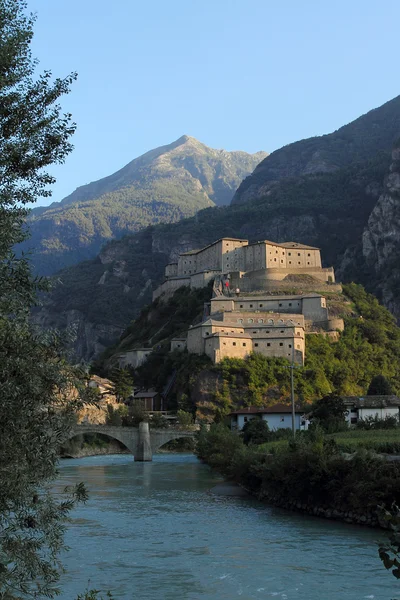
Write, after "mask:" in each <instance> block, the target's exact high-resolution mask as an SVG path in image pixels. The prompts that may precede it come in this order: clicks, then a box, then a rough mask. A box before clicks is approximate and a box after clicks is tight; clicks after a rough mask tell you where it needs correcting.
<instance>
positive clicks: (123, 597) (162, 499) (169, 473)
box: [60, 454, 400, 600]
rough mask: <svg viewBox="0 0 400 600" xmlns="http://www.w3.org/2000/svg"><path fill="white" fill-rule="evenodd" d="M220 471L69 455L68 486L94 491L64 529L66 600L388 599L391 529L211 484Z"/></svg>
mask: <svg viewBox="0 0 400 600" xmlns="http://www.w3.org/2000/svg"><path fill="white" fill-rule="evenodd" d="M219 480H220V479H219V478H218V477H217V476H215V475H214V474H213V473H212V472H211V471H210V469H209V468H208V467H207V466H206V465H203V464H201V463H200V462H199V461H198V460H197V459H196V458H195V457H194V456H192V455H189V454H185V455H180V454H160V455H156V456H155V457H154V461H153V462H152V463H135V462H133V458H132V457H131V456H128V455H122V456H121V455H118V456H117V455H116V456H96V457H90V458H82V459H78V460H72V459H71V460H64V461H62V462H61V463H60V484H62V485H63V486H64V485H66V484H70V483H76V482H79V481H84V482H85V484H86V486H87V487H88V489H89V493H90V499H89V501H88V502H87V504H86V505H84V506H80V507H79V508H77V509H76V510H75V511H74V514H73V520H72V523H71V525H70V526H69V528H68V532H67V544H68V546H69V547H70V551H69V552H68V553H66V554H65V556H64V564H65V566H66V569H67V573H66V574H65V575H64V576H63V579H62V590H63V593H62V595H61V598H62V600H73V599H74V598H75V597H76V596H77V594H78V593H81V592H82V591H83V590H84V589H85V588H86V587H87V586H88V582H89V580H90V587H96V588H98V589H101V590H107V589H110V590H111V591H112V593H113V595H114V596H115V598H116V600H133V599H135V600H161V599H163V600H164V599H165V600H217V599H218V600H225V599H226V600H233V599H235V598H240V599H241V600H247V599H249V600H250V599H257V600H262V599H271V598H275V599H276V600H339V599H344V600H361V599H363V598H369V599H374V600H391V599H392V598H395V597H399V598H400V583H397V582H396V580H395V578H394V577H393V576H392V575H391V574H389V573H387V572H386V571H385V570H384V569H383V567H382V565H381V562H380V561H379V558H378V554H377V542H378V541H379V540H380V539H382V537H383V533H382V532H380V531H377V530H369V529H364V528H361V527H356V526H351V525H345V524H340V523H335V522H333V521H326V520H323V519H318V518H312V517H305V516H302V515H297V514H295V513H291V512H287V511H284V510H280V509H276V508H272V507H269V506H266V505H263V504H261V503H259V502H257V501H256V500H254V499H252V498H235V497H226V496H216V495H214V494H211V493H209V490H210V488H212V487H213V486H214V485H215V484H216V483H218V481H219Z"/></svg>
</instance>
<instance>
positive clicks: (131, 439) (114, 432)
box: [68, 425, 137, 454]
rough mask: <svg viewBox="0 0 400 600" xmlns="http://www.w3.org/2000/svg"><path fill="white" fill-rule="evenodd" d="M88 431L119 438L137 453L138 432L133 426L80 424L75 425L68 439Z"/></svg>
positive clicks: (114, 438) (130, 450)
mask: <svg viewBox="0 0 400 600" xmlns="http://www.w3.org/2000/svg"><path fill="white" fill-rule="evenodd" d="M86 433H91V434H93V433H97V434H100V435H103V436H106V437H108V438H109V439H113V440H117V441H118V442H120V444H123V446H125V448H127V449H128V450H129V452H131V453H132V454H135V450H136V446H137V433H136V430H134V429H133V428H130V427H129V428H128V427H126V428H125V427H112V426H110V427H108V426H105V425H78V426H77V427H75V428H74V429H73V430H72V431H71V433H70V435H69V437H68V439H73V438H74V437H76V436H77V435H84V434H86Z"/></svg>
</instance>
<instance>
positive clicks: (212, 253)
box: [153, 238, 335, 300]
mask: <svg viewBox="0 0 400 600" xmlns="http://www.w3.org/2000/svg"><path fill="white" fill-rule="evenodd" d="M224 275H225V276H227V277H228V278H229V280H230V287H234V288H236V287H239V288H240V290H241V291H247V292H251V291H255V290H260V289H261V290H267V289H271V290H273V289H277V288H279V289H282V287H283V288H285V287H289V286H292V287H293V281H296V278H297V279H298V277H299V275H301V276H302V277H303V281H304V280H306V281H307V285H308V289H310V286H318V287H319V288H321V284H322V287H323V286H324V285H325V284H328V283H329V284H333V283H334V282H335V274H334V270H333V268H332V267H329V268H323V267H322V264H321V254H320V250H319V248H314V247H313V246H306V245H304V244H299V243H297V242H284V243H282V244H278V243H276V242H270V241H267V240H264V241H261V242H256V243H254V244H249V242H248V240H240V239H235V238H222V239H220V240H218V241H216V242H214V243H213V244H210V245H209V246H206V247H205V248H201V249H200V250H190V251H189V252H184V253H183V254H180V256H179V259H178V262H177V263H170V264H168V265H167V266H166V268H165V281H164V283H162V284H161V285H160V286H159V287H158V288H157V289H156V290H155V291H154V293H153V300H155V299H156V298H158V297H159V296H161V294H166V295H167V296H168V295H170V294H171V293H173V292H174V291H175V290H176V289H178V288H179V287H181V286H183V285H185V286H189V287H191V288H200V287H204V286H205V285H207V284H208V282H209V281H211V280H215V279H217V280H218V279H219V278H221V277H223V276H224Z"/></svg>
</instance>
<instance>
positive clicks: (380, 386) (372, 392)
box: [367, 375, 393, 396]
mask: <svg viewBox="0 0 400 600" xmlns="http://www.w3.org/2000/svg"><path fill="white" fill-rule="evenodd" d="M391 394H393V389H392V385H391V383H390V381H388V380H387V379H386V377H384V376H383V375H375V377H373V378H372V380H371V383H370V384H369V388H368V392H367V395H368V396H390V395H391Z"/></svg>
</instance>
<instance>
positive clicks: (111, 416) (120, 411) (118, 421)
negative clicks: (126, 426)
mask: <svg viewBox="0 0 400 600" xmlns="http://www.w3.org/2000/svg"><path fill="white" fill-rule="evenodd" d="M128 414H129V410H128V407H127V406H125V404H122V405H121V406H118V408H114V407H113V405H112V404H107V416H106V424H107V425H114V426H115V427H121V426H122V423H123V421H124V419H126V418H127V417H128Z"/></svg>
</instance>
